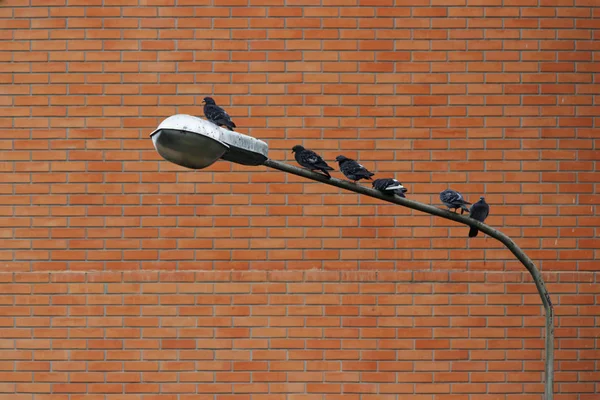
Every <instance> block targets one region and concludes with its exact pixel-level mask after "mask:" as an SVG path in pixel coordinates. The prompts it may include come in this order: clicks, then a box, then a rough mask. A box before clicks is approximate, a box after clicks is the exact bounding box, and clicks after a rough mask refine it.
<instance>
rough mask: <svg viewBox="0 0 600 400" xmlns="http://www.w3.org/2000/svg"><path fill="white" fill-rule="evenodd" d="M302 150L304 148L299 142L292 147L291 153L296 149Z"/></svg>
mask: <svg viewBox="0 0 600 400" xmlns="http://www.w3.org/2000/svg"><path fill="white" fill-rule="evenodd" d="M302 150H304V147H302V146H300V145H299V144H297V145H295V146H294V147H292V153H295V152H297V151H302Z"/></svg>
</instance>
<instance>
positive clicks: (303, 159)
mask: <svg viewBox="0 0 600 400" xmlns="http://www.w3.org/2000/svg"><path fill="white" fill-rule="evenodd" d="M292 153H294V158H295V159H296V161H297V162H298V164H300V165H301V166H302V167H304V168H306V169H308V170H311V171H321V172H323V173H324V174H325V175H326V176H327V177H328V178H331V175H329V172H327V171H334V169H333V168H331V167H330V166H329V165H327V163H326V162H325V161H324V160H323V159H322V158H321V156H320V155H318V154H317V153H315V152H314V151H312V150H309V149H305V148H304V147H302V146H300V145H296V146H294V147H292Z"/></svg>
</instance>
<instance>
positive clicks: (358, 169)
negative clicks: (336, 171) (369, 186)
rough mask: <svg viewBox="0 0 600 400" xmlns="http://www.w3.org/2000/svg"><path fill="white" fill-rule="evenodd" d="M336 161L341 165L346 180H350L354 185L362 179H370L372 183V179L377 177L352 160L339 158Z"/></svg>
mask: <svg viewBox="0 0 600 400" xmlns="http://www.w3.org/2000/svg"><path fill="white" fill-rule="evenodd" d="M335 161H337V162H338V164H339V165H340V171H342V174H344V176H345V177H346V178H348V179H350V180H351V181H352V183H356V182H358V181H359V180H361V179H368V180H370V181H371V180H372V179H371V177H372V176H373V175H375V174H374V173H372V172H369V171H368V170H367V169H366V168H365V167H364V166H362V165H361V164H359V163H357V162H356V161H354V160H352V159H351V158H347V157H344V156H337V157H336V158H335Z"/></svg>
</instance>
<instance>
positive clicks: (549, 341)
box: [150, 114, 554, 400]
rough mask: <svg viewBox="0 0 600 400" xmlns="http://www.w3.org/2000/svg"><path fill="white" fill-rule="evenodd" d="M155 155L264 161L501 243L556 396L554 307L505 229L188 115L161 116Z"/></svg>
mask: <svg viewBox="0 0 600 400" xmlns="http://www.w3.org/2000/svg"><path fill="white" fill-rule="evenodd" d="M150 137H151V138H152V143H153V144H154V147H155V149H156V151H157V152H158V154H160V155H161V156H162V157H163V158H164V159H166V160H167V161H170V162H172V163H175V164H177V165H181V166H183V167H187V168H192V169H202V168H206V167H208V166H210V165H212V164H213V163H214V162H215V161H217V160H218V159H219V158H221V159H223V160H227V161H231V162H234V163H236V164H242V165H264V166H266V167H270V168H273V169H277V170H280V171H283V172H287V173H290V174H293V175H297V176H301V177H304V178H307V179H310V180H313V181H318V182H322V183H325V184H327V185H331V186H335V187H338V188H341V189H346V190H349V191H352V192H354V193H360V194H364V195H366V196H369V197H373V198H376V199H380V200H383V201H387V202H390V203H394V204H398V205H401V206H404V207H408V208H411V209H413V210H418V211H422V212H424V213H427V214H430V215H436V216H438V217H442V218H445V219H449V220H452V221H455V222H459V223H461V224H463V225H468V226H473V227H475V228H477V229H479V230H480V231H482V232H483V233H485V234H487V235H489V236H490V237H492V238H494V239H496V240H498V241H499V242H501V243H502V244H504V245H505V246H506V247H507V248H508V249H509V250H510V251H511V253H513V255H514V256H515V257H516V258H517V259H518V260H519V261H520V262H521V264H523V266H524V267H525V268H526V269H527V271H529V273H530V274H531V276H532V278H533V281H534V282H535V286H536V288H537V290H538V293H539V295H540V298H541V300H542V304H543V305H544V310H545V314H546V315H545V317H546V341H545V354H546V360H545V371H546V381H545V388H544V393H545V400H553V398H554V307H553V305H552V301H551V300H550V293H548V290H547V289H546V285H545V284H544V280H543V278H542V275H541V274H540V271H539V270H538V269H537V267H536V266H535V264H534V263H533V261H532V260H531V259H530V258H529V257H528V256H527V254H525V253H524V252H523V250H521V248H519V246H517V244H516V243H515V242H514V241H513V240H512V239H511V238H510V237H508V236H506V235H505V234H504V233H502V232H500V231H498V230H496V229H494V228H492V227H490V226H488V225H486V224H484V223H482V222H479V221H477V220H474V219H472V218H469V217H467V216H464V215H459V214H458V213H453V212H450V211H447V210H443V209H441V208H438V207H434V206H431V205H429V204H423V203H419V202H416V201H413V200H409V199H406V198H403V197H399V196H397V195H389V194H385V193H382V192H379V191H377V190H373V189H371V188H368V187H366V186H362V185H357V184H354V183H351V182H348V181H343V180H340V179H336V178H333V177H332V178H328V177H326V176H325V175H322V174H318V173H316V172H312V171H309V170H307V169H302V168H298V167H295V166H293V165H289V164H286V163H282V162H279V161H275V160H271V159H269V158H268V155H267V154H268V150H269V146H268V145H267V144H266V143H265V142H263V141H262V140H258V139H256V138H253V137H251V136H248V135H243V134H241V133H238V132H234V131H229V130H225V129H223V128H220V127H218V126H217V125H215V124H213V123H211V122H208V121H206V120H203V119H201V118H198V117H193V116H191V115H185V114H178V115H173V116H171V117H169V118H167V119H165V120H164V121H163V122H162V123H161V124H160V125H159V126H158V128H157V129H156V130H155V131H154V132H152V133H151V134H150Z"/></svg>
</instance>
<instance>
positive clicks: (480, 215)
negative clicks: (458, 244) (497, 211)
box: [469, 196, 490, 237]
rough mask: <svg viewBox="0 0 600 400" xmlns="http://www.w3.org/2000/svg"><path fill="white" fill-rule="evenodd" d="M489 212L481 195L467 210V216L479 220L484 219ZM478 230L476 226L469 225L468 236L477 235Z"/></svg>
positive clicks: (487, 205) (488, 207)
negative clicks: (469, 209) (468, 210)
mask: <svg viewBox="0 0 600 400" xmlns="http://www.w3.org/2000/svg"><path fill="white" fill-rule="evenodd" d="M489 213H490V206H489V204H488V203H486V202H485V197H483V196H481V197H480V198H479V201H478V202H477V203H475V204H473V205H472V206H471V211H470V212H469V218H473V219H476V220H477V221H479V222H483V221H485V219H486V218H487V216H488V214H489ZM478 232H479V230H478V229H477V228H474V227H471V229H470V230H469V237H475V236H477V233H478Z"/></svg>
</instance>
